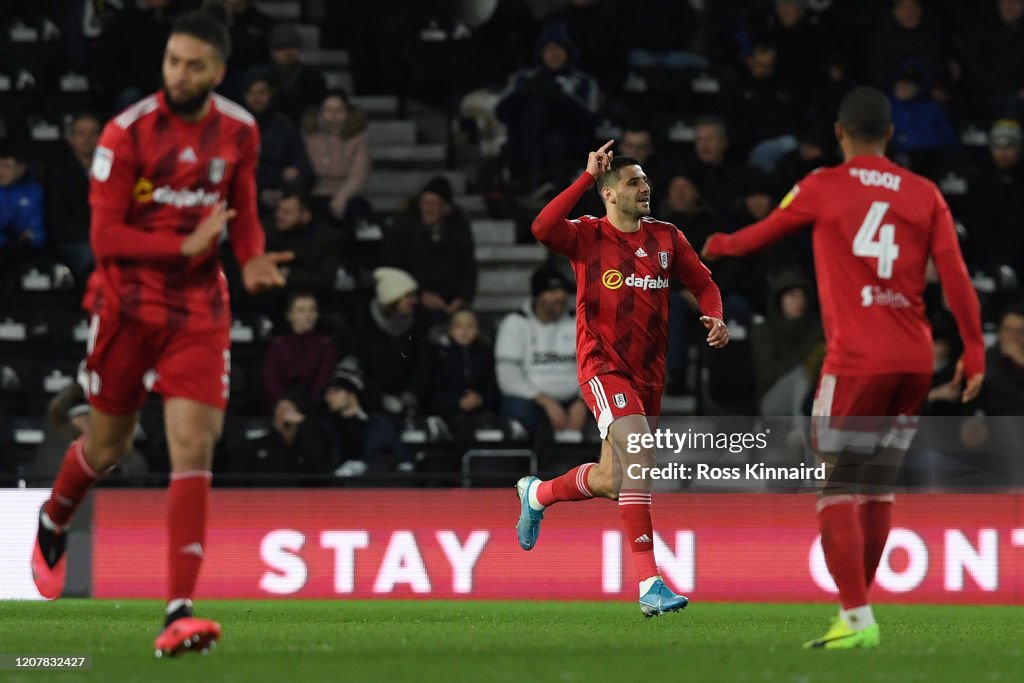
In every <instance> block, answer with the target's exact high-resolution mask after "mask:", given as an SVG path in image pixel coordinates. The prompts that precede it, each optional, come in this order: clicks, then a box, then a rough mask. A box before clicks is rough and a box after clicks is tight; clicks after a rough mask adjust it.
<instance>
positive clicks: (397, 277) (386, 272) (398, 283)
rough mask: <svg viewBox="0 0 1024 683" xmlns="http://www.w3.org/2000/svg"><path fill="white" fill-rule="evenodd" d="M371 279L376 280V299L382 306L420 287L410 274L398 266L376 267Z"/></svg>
mask: <svg viewBox="0 0 1024 683" xmlns="http://www.w3.org/2000/svg"><path fill="white" fill-rule="evenodd" d="M373 279H374V280H376V281H377V301H379V302H380V303H381V305H382V306H387V305H389V304H393V303H395V302H396V301H398V300H399V299H401V298H402V297H403V296H405V295H406V294H412V293H413V292H415V291H416V290H417V289H419V288H420V286H419V284H417V282H416V280H414V279H413V277H412V275H409V273H407V272H405V271H404V270H402V269H400V268H378V269H377V270H375V271H373Z"/></svg>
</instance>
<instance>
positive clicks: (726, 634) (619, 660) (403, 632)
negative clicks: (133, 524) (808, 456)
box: [0, 600, 1024, 683]
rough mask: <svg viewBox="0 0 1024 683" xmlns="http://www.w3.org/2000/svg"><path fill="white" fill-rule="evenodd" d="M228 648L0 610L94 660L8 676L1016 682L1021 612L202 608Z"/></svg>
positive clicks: (380, 605)
mask: <svg viewBox="0 0 1024 683" xmlns="http://www.w3.org/2000/svg"><path fill="white" fill-rule="evenodd" d="M200 607H201V610H200V615H201V616H209V617H213V618H216V619H218V620H219V621H220V622H221V623H222V625H223V627H224V636H223V641H222V643H221V645H220V647H218V648H217V649H216V650H215V651H214V652H212V653H211V654H210V655H208V656H197V655H193V654H189V655H188V656H183V657H179V658H177V659H174V660H168V659H163V660H157V659H155V658H154V656H153V651H152V642H153V638H154V637H155V635H156V633H155V626H156V625H157V624H156V621H157V617H158V615H159V613H160V605H159V603H156V602H152V601H133V600H120V601H114V600H61V601H58V602H55V603H22V602H2V601H0V653H6V654H31V653H49V654H60V653H66V654H73V653H74V654H81V653H91V654H92V656H93V670H92V671H91V672H90V673H81V672H80V673H61V674H55V673H53V672H18V673H14V672H10V671H0V681H7V680H11V681H31V682H36V681H47V682H48V681H58V682H60V681H111V682H119V681H140V682H142V683H158V682H160V681H186V682H187V683H204V682H205V681H216V682H220V681H239V682H243V681H244V682H246V683H249V682H252V681H282V682H284V683H304V682H305V681H515V682H516V683H538V682H540V681H584V682H587V683H591V682H593V681H617V682H620V683H627V682H631V681H640V680H647V681H656V680H658V679H661V680H665V681H677V680H686V681H786V682H787V683H817V682H819V681H853V682H856V683H865V682H867V681H893V682H903V681H929V682H930V683H934V682H935V681H958V682H959V681H1013V680H1024V645H1022V642H1024V641H1022V638H1021V626H1022V624H1024V608H1019V607H1018V608H1015V607H933V606H927V607H926V606H914V607H904V606H888V605H883V606H880V607H876V615H877V616H878V618H879V621H880V623H881V625H882V646H881V648H880V649H878V650H874V651H849V652H823V651H805V650H801V649H800V643H801V642H802V641H803V640H805V639H809V638H812V637H815V636H818V635H821V633H823V632H824V630H825V628H826V627H827V622H828V619H829V618H830V617H831V615H832V614H833V613H834V609H835V608H834V607H830V606H826V605H763V604H757V605H738V604H700V603H697V604H694V605H692V606H691V607H690V608H689V609H688V610H687V611H686V612H683V613H677V614H671V615H667V616H664V617H660V618H658V619H644V618H643V617H642V616H641V615H640V611H639V609H638V607H637V606H636V605H633V604H626V603H565V602H439V601H430V602H419V601H408V602H396V601H380V602H369V601H341V600H339V601H335V602H325V601H316V602H312V601H252V602H246V601H204V602H202V603H201V605H200Z"/></svg>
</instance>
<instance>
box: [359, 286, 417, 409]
mask: <svg viewBox="0 0 1024 683" xmlns="http://www.w3.org/2000/svg"><path fill="white" fill-rule="evenodd" d="M373 277H374V280H375V281H376V289H375V295H374V298H373V300H372V301H370V305H369V306H368V307H367V309H366V313H365V314H364V316H363V318H362V320H360V321H358V323H357V326H356V329H358V330H359V331H360V334H359V336H358V338H357V339H356V340H355V342H356V355H357V357H358V358H359V365H360V367H362V368H363V371H364V373H365V377H366V396H365V405H366V407H367V408H368V409H369V411H370V412H372V413H373V412H380V413H384V414H386V415H388V416H391V418H392V419H394V420H395V421H396V423H397V422H398V421H400V420H401V419H402V418H406V417H411V416H413V415H415V414H416V413H417V411H418V410H419V407H420V406H421V405H422V403H423V398H424V396H425V395H426V390H427V385H428V383H429V381H430V374H429V373H430V368H429V362H430V347H429V344H428V342H427V334H426V329H425V328H424V326H423V324H422V322H421V321H420V320H418V317H417V308H418V306H417V290H418V288H419V285H418V284H417V283H416V280H414V279H413V278H412V276H411V275H409V273H407V272H405V271H404V270H400V269H398V268H377V269H376V270H375V271H373Z"/></svg>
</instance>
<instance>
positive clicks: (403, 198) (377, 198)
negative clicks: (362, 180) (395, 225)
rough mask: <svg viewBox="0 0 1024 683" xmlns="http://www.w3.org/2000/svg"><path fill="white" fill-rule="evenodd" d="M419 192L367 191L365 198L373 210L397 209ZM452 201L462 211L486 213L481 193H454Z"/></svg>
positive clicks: (475, 213)
mask: <svg viewBox="0 0 1024 683" xmlns="http://www.w3.org/2000/svg"><path fill="white" fill-rule="evenodd" d="M380 172H382V171H377V170H374V171H373V172H372V173H370V177H371V178H372V177H373V174H374V173H380ZM417 192H419V189H417V191H416V192H408V193H405V194H391V193H388V192H377V193H373V192H371V193H367V195H366V199H367V201H369V202H370V206H372V207H373V210H374V211H392V212H393V211H398V210H400V209H402V208H403V207H404V206H406V204H407V202H409V201H410V199H412V198H414V195H415V194H416V193H417ZM452 201H453V202H455V203H456V204H458V205H459V206H460V207H461V208H462V210H463V211H465V212H466V213H467V214H469V216H470V217H473V216H485V215H487V204H486V203H485V202H484V198H483V195H479V194H463V195H455V197H453V198H452Z"/></svg>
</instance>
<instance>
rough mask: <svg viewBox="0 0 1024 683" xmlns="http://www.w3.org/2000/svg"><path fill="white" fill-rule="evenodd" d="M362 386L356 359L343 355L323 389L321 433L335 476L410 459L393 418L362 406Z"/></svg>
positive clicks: (382, 468) (383, 468)
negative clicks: (364, 408)
mask: <svg viewBox="0 0 1024 683" xmlns="http://www.w3.org/2000/svg"><path fill="white" fill-rule="evenodd" d="M365 390H366V384H365V381H364V379H363V373H362V371H361V370H360V369H359V361H358V360H357V359H356V358H355V357H352V356H349V357H347V358H343V359H342V360H341V361H340V362H339V363H338V366H337V367H336V368H335V369H334V375H333V377H332V378H331V383H330V384H329V385H327V389H326V390H325V391H324V402H325V403H326V404H327V414H326V416H325V417H324V422H323V427H324V437H325V439H326V445H327V452H328V454H329V457H330V461H331V463H332V465H331V467H332V468H333V470H334V476H336V477H358V476H361V475H363V474H365V473H366V472H367V471H386V470H391V469H393V468H394V466H395V465H396V464H398V463H403V462H410V461H411V460H412V457H411V454H410V453H409V449H408V447H407V446H406V445H405V444H404V443H402V439H401V434H400V433H399V432H398V430H397V429H396V428H395V424H394V423H393V421H391V420H388V419H386V418H383V417H382V416H380V415H369V414H367V413H366V411H365V410H363V405H362V400H361V398H362V395H363V392H364V391H365Z"/></svg>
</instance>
